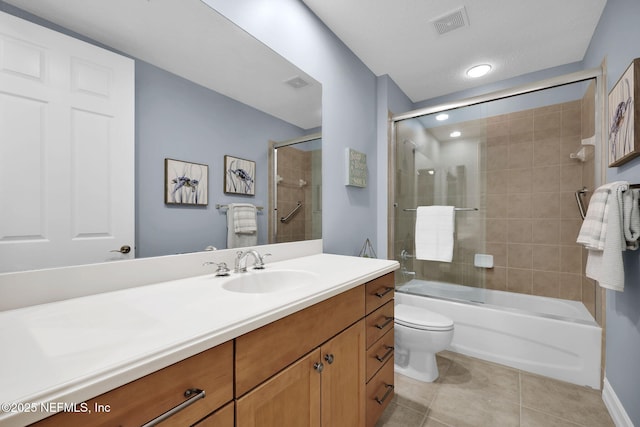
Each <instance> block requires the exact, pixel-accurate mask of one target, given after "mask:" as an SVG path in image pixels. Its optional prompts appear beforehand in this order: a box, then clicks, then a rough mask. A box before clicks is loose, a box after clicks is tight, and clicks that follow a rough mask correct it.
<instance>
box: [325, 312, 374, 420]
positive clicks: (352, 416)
mask: <svg viewBox="0 0 640 427" xmlns="http://www.w3.org/2000/svg"><path fill="white" fill-rule="evenodd" d="M365 333H366V330H365V323H364V320H361V321H359V322H358V323H356V324H355V325H353V326H351V327H350V328H349V329H347V330H346V331H344V332H342V333H341V334H339V335H337V336H336V337H335V338H333V339H331V340H330V341H328V342H327V343H326V344H324V345H323V346H322V347H321V349H320V350H321V352H322V363H324V370H323V372H322V386H321V408H322V425H323V426H340V427H349V426H354V427H356V426H362V425H364V422H365V399H366V398H365V364H366V350H365Z"/></svg>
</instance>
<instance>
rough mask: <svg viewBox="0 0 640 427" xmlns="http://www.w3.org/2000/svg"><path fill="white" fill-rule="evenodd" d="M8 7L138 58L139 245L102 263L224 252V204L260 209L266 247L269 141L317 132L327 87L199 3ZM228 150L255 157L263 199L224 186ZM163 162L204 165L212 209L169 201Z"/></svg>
mask: <svg viewBox="0 0 640 427" xmlns="http://www.w3.org/2000/svg"><path fill="white" fill-rule="evenodd" d="M0 11H3V12H5V13H8V14H10V15H15V16H17V17H19V18H23V19H26V20H28V21H31V22H34V23H36V24H38V25H42V26H45V27H48V28H51V29H54V30H56V31H59V32H62V33H64V34H67V35H70V36H72V37H74V38H78V39H80V40H83V41H89V42H91V41H95V44H98V45H99V46H101V47H104V48H107V49H108V50H112V51H115V52H118V53H121V54H123V55H125V56H128V57H131V58H133V59H134V60H135V87H136V88H135V183H134V185H135V218H134V221H135V243H134V244H132V246H133V247H132V251H131V253H129V254H122V253H114V254H111V255H109V258H105V260H119V259H130V258H132V257H133V256H135V257H136V258H138V257H150V256H161V255H169V254H178V253H187V252H194V251H201V250H205V249H207V248H210V247H215V248H218V249H224V248H226V235H227V226H226V210H225V209H224V208H222V209H219V208H217V207H216V206H218V205H221V206H224V205H227V204H229V203H252V204H255V205H256V206H258V207H260V208H262V209H261V211H259V214H258V244H266V243H268V240H269V238H268V217H269V215H268V209H269V196H268V192H269V186H270V183H269V180H268V158H269V154H268V151H269V145H268V141H273V140H275V141H284V140H290V139H295V138H302V137H304V136H305V135H310V134H316V133H318V132H320V131H321V110H322V106H321V92H322V87H321V84H320V83H319V82H317V81H315V80H314V79H313V78H312V77H311V76H309V75H308V74H306V73H305V72H304V71H302V70H300V69H298V68H297V67H295V66H294V65H293V64H291V63H289V62H288V61H286V60H285V59H284V58H282V57H280V56H279V55H278V54H276V53H275V52H273V51H272V50H271V49H270V48H269V47H267V46H265V45H264V44H262V43H261V42H259V41H257V40H256V39H254V38H253V37H252V36H250V35H249V34H247V33H246V32H245V31H243V30H242V29H240V28H239V27H237V26H236V25H235V24H233V23H232V22H230V21H229V20H227V19H226V18H225V17H223V16H222V15H220V14H219V13H218V12H216V11H215V10H213V9H211V8H210V7H209V6H208V5H206V4H205V3H203V2H201V1H200V0H183V1H180V2H162V1H155V0H135V1H131V0H110V1H108V2H105V1H101V0H89V1H87V0H39V1H37V2H33V1H30V0H5V1H0ZM3 143H6V142H0V144H3ZM225 156H233V157H237V158H241V159H246V160H251V161H253V162H255V196H244V195H237V194H229V193H226V192H225V191H224V189H223V179H224V174H225V164H224V158H225ZM165 159H176V160H180V161H184V162H191V163H197V164H204V165H207V166H208V175H209V183H208V184H209V185H208V186H209V192H208V204H207V205H204V206H186V205H175V204H165V203H164V185H163V183H164V181H165V176H164V174H165V171H164V162H165ZM314 237H316V236H315V235H314ZM302 238H304V237H302ZM117 246H119V245H117ZM114 249H117V248H114ZM80 263H84V262H80ZM76 264H78V262H74V260H69V261H68V262H66V263H65V264H62V265H76ZM62 265H60V266H62ZM45 267H50V265H47V266H45ZM17 270H20V268H18V269H17ZM7 271H12V270H11V269H10V268H6V266H4V268H2V269H0V273H2V272H7Z"/></svg>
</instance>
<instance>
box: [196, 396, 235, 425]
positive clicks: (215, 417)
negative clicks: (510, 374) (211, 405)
mask: <svg viewBox="0 0 640 427" xmlns="http://www.w3.org/2000/svg"><path fill="white" fill-rule="evenodd" d="M235 410H236V407H235V403H234V402H231V403H228V404H227V405H226V406H224V407H222V408H220V409H218V410H217V411H216V412H214V413H213V414H211V415H209V416H208V417H207V418H205V419H204V420H200V421H198V423H197V424H195V425H194V427H234V425H235V418H236V415H235Z"/></svg>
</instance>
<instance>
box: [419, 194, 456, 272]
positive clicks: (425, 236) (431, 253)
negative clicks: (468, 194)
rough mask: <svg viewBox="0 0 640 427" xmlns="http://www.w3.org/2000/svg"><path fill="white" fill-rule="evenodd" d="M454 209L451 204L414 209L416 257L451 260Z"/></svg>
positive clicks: (430, 259)
mask: <svg viewBox="0 0 640 427" xmlns="http://www.w3.org/2000/svg"><path fill="white" fill-rule="evenodd" d="M454 228H455V209H454V207H453V206H418V208H417V209H416V230H415V242H416V259H422V260H429V261H443V262H451V261H452V260H453V235H454Z"/></svg>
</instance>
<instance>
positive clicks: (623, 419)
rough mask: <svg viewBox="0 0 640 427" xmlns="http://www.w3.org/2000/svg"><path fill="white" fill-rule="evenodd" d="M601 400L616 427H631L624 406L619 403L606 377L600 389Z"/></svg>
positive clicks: (631, 424) (631, 423)
mask: <svg viewBox="0 0 640 427" xmlns="http://www.w3.org/2000/svg"><path fill="white" fill-rule="evenodd" d="M602 400H603V401H604V405H605V406H606V407H607V410H608V411H609V415H611V418H612V419H613V423H614V424H615V425H616V427H633V422H631V418H629V415H627V411H625V410H624V406H622V403H620V400H619V399H618V396H617V395H616V392H615V391H614V390H613V387H611V384H609V381H608V380H607V378H606V377H605V378H604V386H603V387H602Z"/></svg>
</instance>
